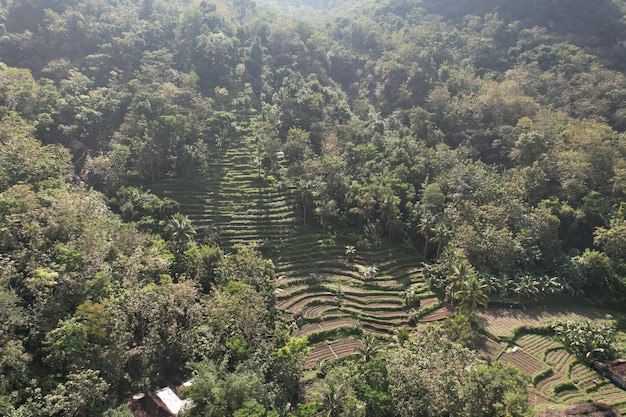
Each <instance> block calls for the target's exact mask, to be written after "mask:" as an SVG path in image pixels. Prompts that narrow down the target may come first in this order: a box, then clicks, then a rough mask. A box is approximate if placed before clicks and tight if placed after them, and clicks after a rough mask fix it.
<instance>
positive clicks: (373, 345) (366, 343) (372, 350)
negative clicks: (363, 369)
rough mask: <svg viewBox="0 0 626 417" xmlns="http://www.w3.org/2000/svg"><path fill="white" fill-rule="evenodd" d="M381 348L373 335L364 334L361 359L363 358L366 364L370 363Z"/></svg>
mask: <svg viewBox="0 0 626 417" xmlns="http://www.w3.org/2000/svg"><path fill="white" fill-rule="evenodd" d="M379 347H380V345H379V343H378V340H376V337H375V336H374V335H373V334H371V333H367V334H364V335H363V337H362V338H361V346H360V347H359V353H360V354H361V357H363V360H364V361H365V362H369V361H370V359H372V357H373V356H374V355H376V352H378V348H379Z"/></svg>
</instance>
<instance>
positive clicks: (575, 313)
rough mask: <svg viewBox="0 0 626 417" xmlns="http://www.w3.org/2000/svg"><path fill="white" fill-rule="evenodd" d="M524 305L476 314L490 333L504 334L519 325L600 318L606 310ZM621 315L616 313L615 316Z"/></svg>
mask: <svg viewBox="0 0 626 417" xmlns="http://www.w3.org/2000/svg"><path fill="white" fill-rule="evenodd" d="M525 307H526V310H525V311H524V310H519V309H511V308H508V307H501V306H498V307H489V308H487V309H485V310H480V311H479V312H478V316H479V317H480V318H481V320H482V322H483V325H484V327H485V329H486V330H487V331H489V332H490V333H491V334H493V335H496V336H505V335H507V334H509V333H510V332H511V330H512V329H514V328H516V327H520V326H528V327H541V326H545V325H547V324H549V323H550V322H551V321H555V320H582V319H590V320H601V319H604V318H605V316H606V313H607V312H608V311H607V310H604V309H600V308H596V307H588V306H580V305H572V304H571V303H569V304H568V303H565V302H564V303H559V302H552V303H549V304H547V303H546V304H543V303H535V304H527V305H526V306H525ZM622 315H623V314H621V313H616V317H617V316H622Z"/></svg>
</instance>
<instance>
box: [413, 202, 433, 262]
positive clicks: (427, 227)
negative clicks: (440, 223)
mask: <svg viewBox="0 0 626 417" xmlns="http://www.w3.org/2000/svg"><path fill="white" fill-rule="evenodd" d="M436 224H437V215H436V214H431V213H430V212H428V211H426V210H424V211H423V212H422V214H421V216H420V219H419V223H418V224H417V227H418V229H419V232H420V234H421V235H422V236H423V237H424V259H426V256H427V255H428V242H430V240H431V238H432V237H433V236H434V230H435V225H436Z"/></svg>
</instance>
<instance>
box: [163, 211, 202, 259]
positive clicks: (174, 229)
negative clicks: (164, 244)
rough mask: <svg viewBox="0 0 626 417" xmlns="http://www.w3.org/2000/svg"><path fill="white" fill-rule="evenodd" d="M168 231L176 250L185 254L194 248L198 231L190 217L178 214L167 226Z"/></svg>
mask: <svg viewBox="0 0 626 417" xmlns="http://www.w3.org/2000/svg"><path fill="white" fill-rule="evenodd" d="M166 230H167V232H168V234H169V237H170V241H171V242H172V243H173V244H174V247H175V249H177V250H180V251H181V252H183V251H185V250H187V249H189V248H190V247H192V246H193V244H194V242H195V241H194V236H195V235H196V229H195V228H194V227H193V224H192V223H191V220H189V217H187V216H185V215H183V214H181V213H176V214H175V215H173V216H172V218H171V219H170V221H169V223H168V224H167V227H166Z"/></svg>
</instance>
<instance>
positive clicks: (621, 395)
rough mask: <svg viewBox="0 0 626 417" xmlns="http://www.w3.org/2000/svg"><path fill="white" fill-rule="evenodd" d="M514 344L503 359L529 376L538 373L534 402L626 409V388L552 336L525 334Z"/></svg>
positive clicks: (532, 399) (501, 358)
mask: <svg viewBox="0 0 626 417" xmlns="http://www.w3.org/2000/svg"><path fill="white" fill-rule="evenodd" d="M513 345H514V347H513V348H512V349H511V348H510V349H509V350H508V351H507V352H506V353H504V354H502V355H501V356H500V360H501V361H503V362H505V363H511V364H513V365H516V366H517V367H519V368H520V369H521V370H522V371H523V372H524V373H526V374H527V375H529V376H535V375H537V376H538V377H537V379H536V380H535V384H534V388H533V389H532V390H531V391H530V393H531V395H530V396H529V398H530V400H531V402H532V403H533V404H543V403H554V404H575V403H577V402H581V401H602V402H605V403H607V404H610V405H613V406H615V407H617V408H618V410H621V409H626V391H623V390H621V389H619V388H617V387H615V386H614V385H613V384H612V383H611V382H610V381H608V380H607V379H606V378H603V377H602V376H601V375H599V374H598V373H597V372H595V371H594V370H593V369H591V368H590V367H588V366H587V365H585V364H583V363H581V362H579V361H578V359H577V358H576V357H575V356H574V355H572V354H571V353H569V352H567V351H566V350H565V348H564V347H563V346H562V345H561V344H560V343H559V342H557V341H555V340H554V339H552V338H551V337H548V336H546V335H542V334H533V333H529V334H522V335H520V336H518V337H517V338H516V339H515V340H514V341H513ZM513 351H515V352H513Z"/></svg>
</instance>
